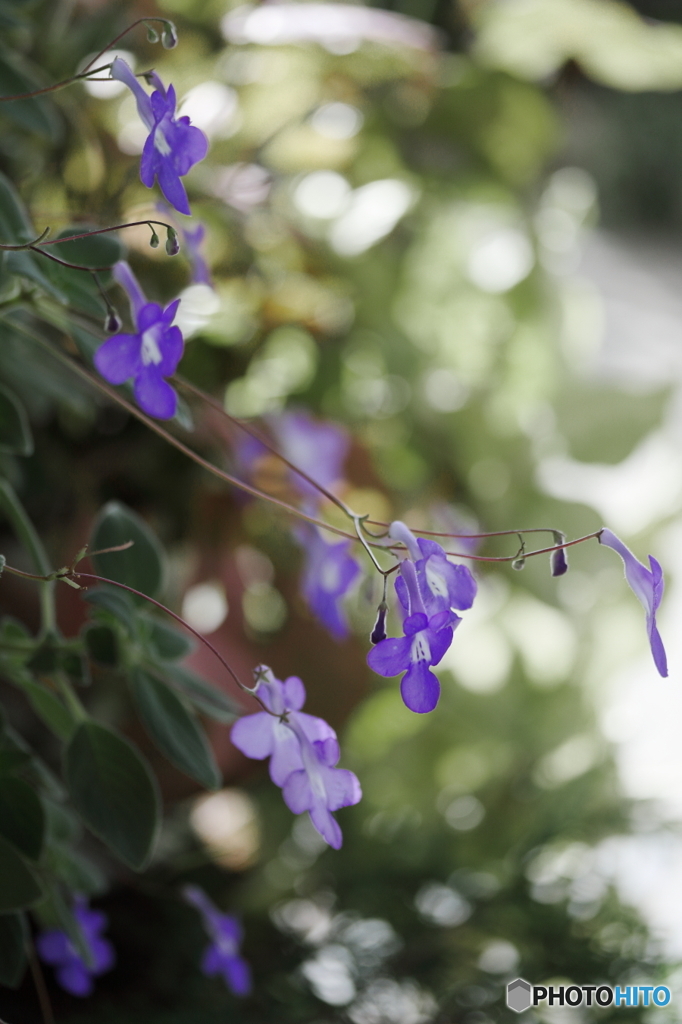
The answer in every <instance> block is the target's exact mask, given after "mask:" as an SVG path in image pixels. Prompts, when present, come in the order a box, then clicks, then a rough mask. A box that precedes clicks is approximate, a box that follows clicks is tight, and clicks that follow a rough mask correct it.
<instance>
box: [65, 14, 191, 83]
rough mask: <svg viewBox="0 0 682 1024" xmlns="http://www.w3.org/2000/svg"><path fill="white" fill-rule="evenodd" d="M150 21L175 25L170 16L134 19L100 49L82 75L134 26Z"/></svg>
mask: <svg viewBox="0 0 682 1024" xmlns="http://www.w3.org/2000/svg"><path fill="white" fill-rule="evenodd" d="M149 21H160V22H162V24H164V25H171V26H173V28H174V27H175V26H174V25H173V22H172V21H171V20H170V19H169V18H138V19H137V21H134V22H133V23H132V25H128V27H127V28H124V29H123V31H122V32H119V34H118V35H117V36H116V37H115V38H114V39H112V40H111V42H110V43H109V44H108V45H107V46H105V47H104V49H103V50H100V51H99V53H98V54H97V55H96V56H95V57H93V58H92V60H91V61H90V63H89V64H86V65H85V67H84V68H83V70H82V71H81V75H84V74H85V72H86V71H88V70H89V69H90V68H91V67H92V65H93V64H94V63H95V61H98V60H99V59H100V57H103V56H104V54H105V53H106V52H107V51H108V50H111V49H112V48H113V47H114V46H116V43H118V42H120V40H121V39H123V37H124V36H125V35H127V34H128V32H132V30H133V29H134V28H137V26H138V25H145V24H147V22H149ZM100 70H101V68H97V69H96V71H100ZM96 71H93V74H96Z"/></svg>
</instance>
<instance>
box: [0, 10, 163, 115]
mask: <svg viewBox="0 0 682 1024" xmlns="http://www.w3.org/2000/svg"><path fill="white" fill-rule="evenodd" d="M159 20H165V19H159ZM107 49H108V47H107ZM102 53H106V50H102ZM102 53H100V54H99V56H100V57H101V56H102ZM92 64H94V61H91V62H90V64H88V68H89V67H90V66H91V65H92ZM110 67H111V64H103V65H102V67H101V68H95V69H94V70H93V71H91V72H88V69H87V68H86V69H85V70H84V71H80V72H79V73H78V74H77V75H71V77H70V78H65V79H64V81H63V82H55V84H54V85H46V86H45V87H44V88H43V89H33V91H32V92H19V93H17V94H16V95H15V96H0V103H11V102H12V100H31V99H33V97H34V96H44V95H45V93H47V92H56V91H57V90H58V89H64V88H65V87H66V86H67V85H71V83H72V82H79V81H80V80H81V79H83V78H89V77H90V75H91V74H92V75H97V74H99V72H100V71H106V70H107V68H110ZM105 81H107V82H108V81H110V79H108V78H107V79H105Z"/></svg>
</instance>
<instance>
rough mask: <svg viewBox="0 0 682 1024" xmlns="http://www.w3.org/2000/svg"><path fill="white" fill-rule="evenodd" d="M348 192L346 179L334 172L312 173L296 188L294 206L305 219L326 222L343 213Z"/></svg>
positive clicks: (348, 186) (348, 187)
mask: <svg viewBox="0 0 682 1024" xmlns="http://www.w3.org/2000/svg"><path fill="white" fill-rule="evenodd" d="M350 191H351V188H350V185H349V184H348V182H347V181H346V179H345V178H344V177H342V175H340V174H337V173H336V171H314V172H313V173H312V174H306V176H305V177H304V178H303V179H302V180H301V181H300V182H299V183H298V185H297V186H296V190H295V191H294V204H295V206H296V208H297V209H298V210H299V211H300V212H301V213H303V214H305V216H307V217H317V218H319V219H320V220H327V219H331V218H332V217H338V216H339V214H340V213H342V212H343V210H344V208H345V206H346V204H347V202H348V197H349V195H350Z"/></svg>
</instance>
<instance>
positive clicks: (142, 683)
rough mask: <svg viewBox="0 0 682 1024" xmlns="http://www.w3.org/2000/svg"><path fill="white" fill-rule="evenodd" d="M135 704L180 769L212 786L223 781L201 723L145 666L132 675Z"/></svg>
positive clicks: (155, 741)
mask: <svg viewBox="0 0 682 1024" xmlns="http://www.w3.org/2000/svg"><path fill="white" fill-rule="evenodd" d="M131 688H132V691H133V697H134V698H135V704H136V705H137V710H138V712H139V714H140V718H141V719H142V721H143V722H144V725H145V728H146V730H147V732H148V733H149V735H150V736H151V738H152V739H153V740H154V743H155V744H156V746H157V747H158V748H159V750H160V751H161V753H162V754H165V755H166V757H167V758H168V760H169V761H171V762H172V763H173V764H174V765H175V766H176V768H179V769H180V771H181V772H184V773H185V774H186V775H189V776H190V777H191V778H193V779H196V780H197V782H200V783H201V785H202V786H206V787H207V788H208V789H217V788H218V786H220V784H221V782H222V778H221V775H220V772H219V770H218V766H217V765H216V763H215V760H214V757H213V753H212V751H211V748H210V746H209V744H208V740H207V739H206V734H205V732H204V730H203V729H202V727H201V725H200V724H199V723H198V722H197V720H196V719H195V718H194V716H193V715H191V714H190V712H189V711H188V710H187V708H186V707H185V706H184V704H183V703H182V701H181V700H180V698H179V697H177V696H176V694H174V693H173V691H172V690H171V689H170V687H168V686H166V684H165V683H162V682H161V681H160V680H159V679H156V678H154V676H151V675H149V673H148V672H144V671H143V670H142V669H136V670H135V671H134V672H133V675H132V678H131Z"/></svg>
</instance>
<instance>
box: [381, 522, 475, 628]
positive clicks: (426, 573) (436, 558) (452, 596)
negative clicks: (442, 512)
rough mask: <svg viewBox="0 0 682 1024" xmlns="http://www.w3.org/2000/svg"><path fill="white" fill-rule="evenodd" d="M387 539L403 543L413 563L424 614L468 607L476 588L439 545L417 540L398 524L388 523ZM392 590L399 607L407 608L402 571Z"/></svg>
mask: <svg viewBox="0 0 682 1024" xmlns="http://www.w3.org/2000/svg"><path fill="white" fill-rule="evenodd" d="M408 535H409V536H408ZM391 536H392V537H393V538H394V539H395V540H401V541H403V543H404V544H405V546H406V547H407V548H408V551H409V552H410V555H411V556H412V559H413V560H414V567H415V569H416V572H417V580H418V582H419V592H420V594H421V597H422V601H423V602H424V609H425V611H426V613H427V615H435V614H436V613H437V612H444V611H448V610H452V609H457V611H465V610H466V609H467V608H471V606H472V604H473V603H474V598H475V597H476V591H477V589H478V588H477V585H476V580H475V579H474V577H473V576H472V574H471V572H470V570H469V569H467V567H466V566H465V565H453V564H452V562H449V561H448V559H447V556H446V554H445V551H444V550H443V548H442V547H441V546H440V544H437V543H436V542H435V541H433V540H425V539H424V538H423V537H420V538H419V539H418V540H417V539H416V538H415V537H414V534H413V533H412V531H411V530H409V529H408V528H407V527H406V526H405V524H404V523H401V522H400V521H396V522H395V523H392V524H391ZM395 590H396V594H397V595H398V598H399V600H400V603H401V604H402V606H403V608H405V609H407V608H408V607H409V599H408V593H407V586H406V583H405V579H404V578H403V575H402V572H401V575H400V576H398V578H397V579H396V581H395Z"/></svg>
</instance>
